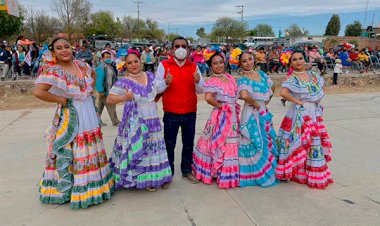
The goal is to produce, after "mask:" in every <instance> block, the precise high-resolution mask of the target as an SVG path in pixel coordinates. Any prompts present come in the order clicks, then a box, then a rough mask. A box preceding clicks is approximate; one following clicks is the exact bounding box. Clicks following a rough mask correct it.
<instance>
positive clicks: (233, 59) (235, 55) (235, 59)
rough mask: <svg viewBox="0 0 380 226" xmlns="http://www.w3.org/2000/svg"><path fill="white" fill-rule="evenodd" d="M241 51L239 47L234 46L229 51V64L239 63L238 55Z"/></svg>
mask: <svg viewBox="0 0 380 226" xmlns="http://www.w3.org/2000/svg"><path fill="white" fill-rule="evenodd" d="M242 53H243V51H241V49H240V48H235V49H233V50H232V52H231V58H230V61H229V62H230V64H235V65H239V57H240V55H241V54H242Z"/></svg>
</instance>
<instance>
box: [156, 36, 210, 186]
mask: <svg viewBox="0 0 380 226" xmlns="http://www.w3.org/2000/svg"><path fill="white" fill-rule="evenodd" d="M172 51H173V52H172V53H173V54H174V56H173V57H170V58H169V59H167V60H164V61H162V62H161V63H160V64H159V66H158V68H157V72H156V81H155V83H156V86H157V92H158V93H160V94H161V95H162V104H163V108H164V119H163V121H164V138H165V143H166V149H167V152H168V159H169V163H170V167H171V170H172V173H173V174H174V149H175V146H176V142H177V135H178V131H179V128H181V135H182V160H181V173H182V178H183V179H186V180H188V181H189V182H191V183H198V180H197V179H196V178H195V176H194V175H193V174H192V164H193V149H194V136H195V121H196V111H197V95H196V94H197V93H203V92H204V90H203V83H204V81H203V78H202V76H200V71H199V69H198V67H197V65H196V64H195V63H194V62H191V61H190V60H189V59H188V51H189V45H188V42H187V40H186V39H185V38H183V37H176V38H174V40H173V42H172ZM167 187H168V184H167V185H166V186H165V187H164V188H167Z"/></svg>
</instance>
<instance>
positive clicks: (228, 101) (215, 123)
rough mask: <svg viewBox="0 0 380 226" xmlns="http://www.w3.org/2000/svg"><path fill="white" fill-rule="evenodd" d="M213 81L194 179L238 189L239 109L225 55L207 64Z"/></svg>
mask: <svg viewBox="0 0 380 226" xmlns="http://www.w3.org/2000/svg"><path fill="white" fill-rule="evenodd" d="M208 64H209V66H210V68H211V70H212V75H211V78H210V79H209V80H208V81H207V82H205V84H204V90H205V99H206V101H207V103H209V104H210V105H212V106H213V107H214V108H213V110H212V111H211V114H210V117H209V119H208V120H207V122H206V125H205V128H204V130H203V132H202V135H201V136H200V138H199V140H198V142H197V145H196V147H195V150H194V153H193V160H194V164H193V171H194V175H195V177H196V178H197V179H198V180H200V181H202V182H203V183H205V184H211V183H212V181H213V179H216V182H217V183H218V185H219V187H220V188H233V187H237V186H239V162H238V148H239V121H238V120H239V105H238V104H237V102H236V101H237V85H236V82H235V79H234V78H233V77H232V76H231V75H229V74H227V73H226V72H225V64H224V58H223V55H222V54H221V53H220V52H219V51H217V50H215V53H214V54H213V55H211V57H210V59H209V60H208Z"/></svg>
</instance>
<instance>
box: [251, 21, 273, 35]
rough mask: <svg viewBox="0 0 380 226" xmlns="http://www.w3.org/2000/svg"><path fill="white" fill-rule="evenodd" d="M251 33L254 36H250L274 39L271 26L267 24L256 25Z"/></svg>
mask: <svg viewBox="0 0 380 226" xmlns="http://www.w3.org/2000/svg"><path fill="white" fill-rule="evenodd" d="M252 31H253V33H254V34H255V35H252V36H260V37H274V32H273V29H272V26H270V25H269V24H258V25H256V26H255V28H254V29H253V30H252Z"/></svg>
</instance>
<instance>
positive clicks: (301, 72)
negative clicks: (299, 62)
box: [293, 71, 306, 75]
mask: <svg viewBox="0 0 380 226" xmlns="http://www.w3.org/2000/svg"><path fill="white" fill-rule="evenodd" d="M305 72H306V71H293V73H294V74H297V75H300V74H303V73H305Z"/></svg>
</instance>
